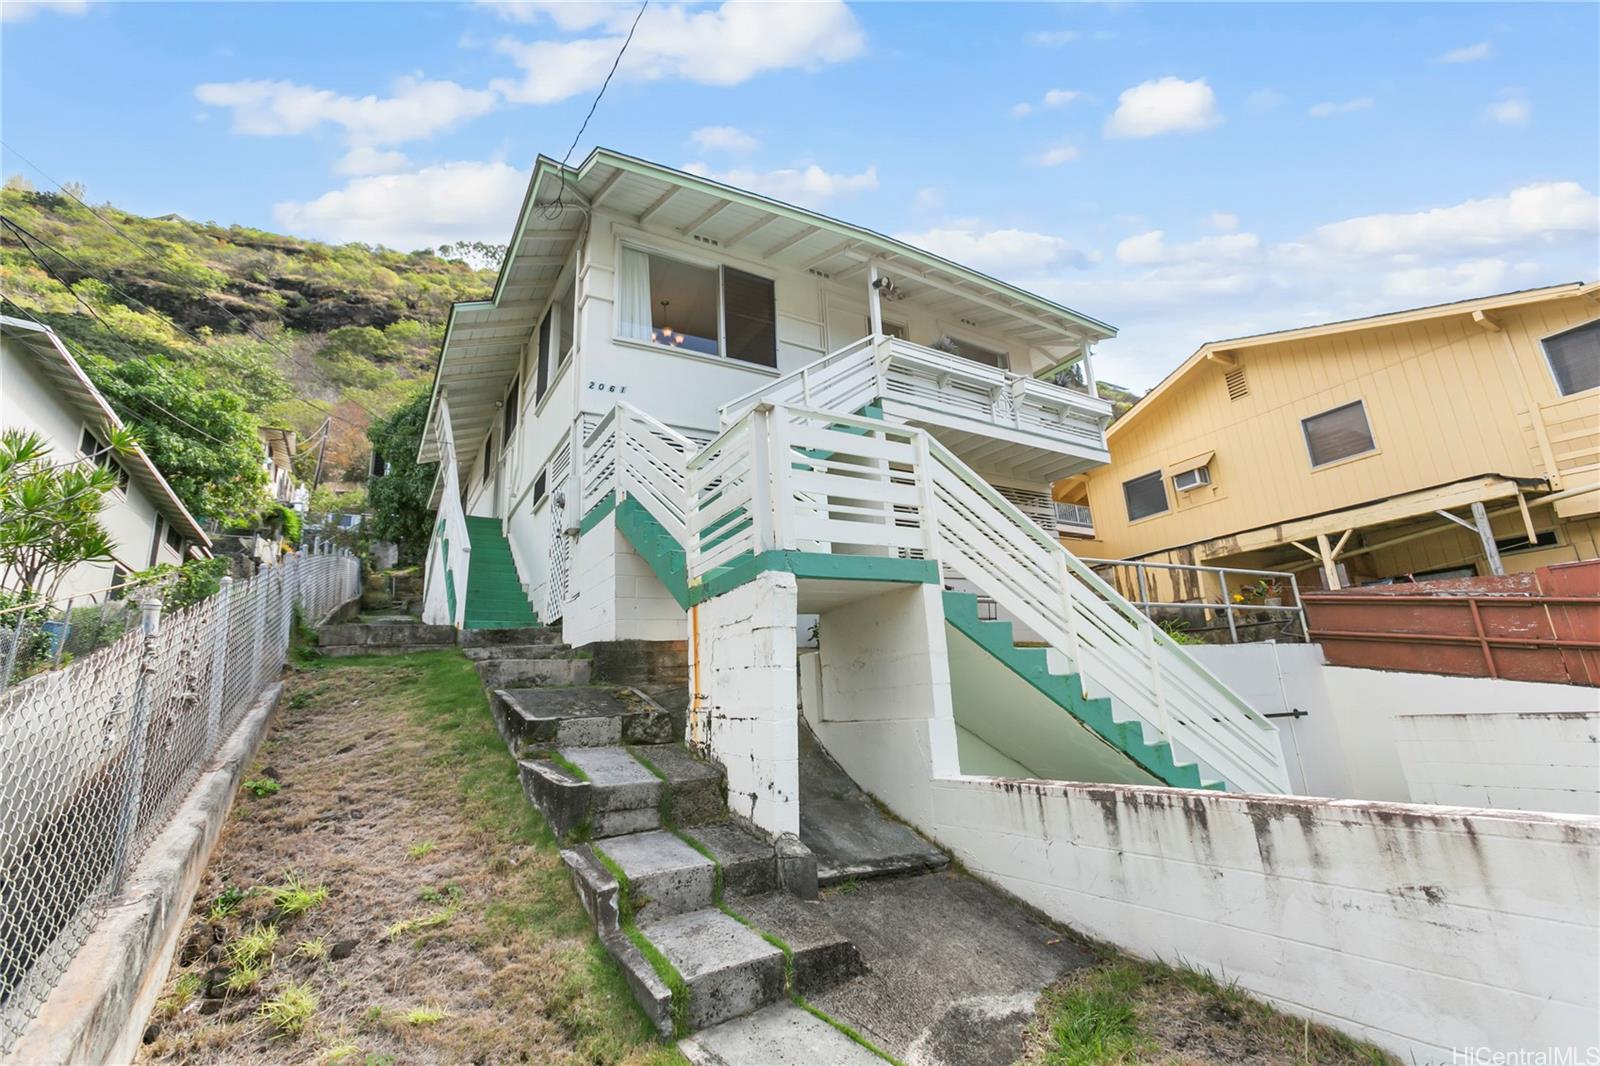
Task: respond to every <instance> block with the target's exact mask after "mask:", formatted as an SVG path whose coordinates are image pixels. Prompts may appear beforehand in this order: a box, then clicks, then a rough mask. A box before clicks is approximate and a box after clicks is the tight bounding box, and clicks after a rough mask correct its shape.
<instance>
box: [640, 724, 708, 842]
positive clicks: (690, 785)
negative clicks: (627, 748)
mask: <svg viewBox="0 0 1600 1066" xmlns="http://www.w3.org/2000/svg"><path fill="white" fill-rule="evenodd" d="M632 750H633V751H634V753H635V754H636V755H638V756H640V757H641V758H644V759H647V760H649V763H650V765H651V766H653V767H655V768H656V770H657V771H659V772H660V773H661V775H662V777H663V778H664V779H665V780H666V784H667V789H668V791H669V793H670V795H671V797H672V820H673V822H674V823H675V824H677V825H684V826H695V825H701V824H703V823H705V822H716V821H721V820H722V819H723V818H726V817H727V815H728V808H727V804H726V802H725V800H724V797H723V789H722V771H721V770H719V769H718V768H717V767H715V766H712V765H711V764H710V763H707V762H702V761H701V760H699V759H697V758H695V757H694V756H693V755H690V754H689V752H688V750H687V749H685V748H684V747H682V746H681V745H678V744H644V745H640V746H639V747H636V748H634V749H632Z"/></svg>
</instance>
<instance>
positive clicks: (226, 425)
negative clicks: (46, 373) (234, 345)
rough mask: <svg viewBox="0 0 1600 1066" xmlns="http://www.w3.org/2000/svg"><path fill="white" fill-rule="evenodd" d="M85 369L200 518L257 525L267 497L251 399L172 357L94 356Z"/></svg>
mask: <svg viewBox="0 0 1600 1066" xmlns="http://www.w3.org/2000/svg"><path fill="white" fill-rule="evenodd" d="M84 370H85V371H86V372H87V373H88V375H89V377H90V379H91V380H93V381H94V383H95V385H96V386H97V387H98V388H99V389H100V391H101V392H103V393H104V394H105V396H106V399H107V400H109V401H110V402H111V406H112V407H114V408H115V409H116V411H117V413H118V414H119V415H121V416H122V418H123V420H124V421H125V422H128V423H130V424H131V425H134V426H136V427H137V428H138V430H139V435H140V438H141V442H142V444H143V445H144V450H145V452H146V453H147V454H148V455H149V456H150V460H151V462H153V463H155V465H156V469H158V470H160V471H161V473H162V474H163V475H164V476H165V477H166V479H167V481H168V482H170V483H171V484H172V489H173V491H174V492H176V493H177V494H178V498H179V499H180V500H182V501H183V504H184V506H185V507H187V508H189V511H190V512H191V513H192V514H194V515H195V516H196V517H198V518H215V519H217V520H219V521H221V522H224V523H237V524H251V523H253V522H254V521H255V519H256V517H257V516H258V515H260V513H261V510H262V508H263V507H264V506H265V504H266V501H267V496H266V489H267V474H266V471H265V470H263V469H262V466H261V440H260V438H259V437H258V436H257V430H258V428H259V426H260V423H259V422H258V421H257V419H256V417H255V415H253V414H251V413H250V412H249V411H248V410H247V409H246V407H245V401H244V398H243V397H241V396H240V395H239V394H238V393H236V392H232V391H230V390H229V389H226V388H217V387H215V386H213V385H208V384H207V382H206V379H205V378H204V376H203V375H201V374H200V373H199V372H198V371H196V370H194V369H192V368H187V367H181V366H178V365H176V364H174V363H172V362H169V361H168V360H165V359H159V358H151V359H130V360H128V361H127V362H123V363H113V362H112V361H111V360H109V359H105V358H101V357H99V356H89V357H88V358H87V359H86V360H85V362H84Z"/></svg>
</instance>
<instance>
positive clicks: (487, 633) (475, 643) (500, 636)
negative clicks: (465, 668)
mask: <svg viewBox="0 0 1600 1066" xmlns="http://www.w3.org/2000/svg"><path fill="white" fill-rule="evenodd" d="M456 642H457V643H458V644H460V645H461V646H462V647H463V648H486V647H497V646H503V645H506V644H559V643H561V628H560V627H559V626H523V627H521V628H518V629H462V630H459V631H457V635H456Z"/></svg>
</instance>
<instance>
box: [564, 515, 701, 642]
mask: <svg viewBox="0 0 1600 1066" xmlns="http://www.w3.org/2000/svg"><path fill="white" fill-rule="evenodd" d="M684 617H685V616H684V611H683V609H682V608H680V607H679V606H678V601H677V600H674V599H673V598H672V594H671V593H670V592H668V591H667V589H666V586H664V585H662V584H661V582H660V580H659V579H657V577H656V575H655V572H654V571H652V570H651V569H650V564H649V563H647V562H645V561H644V557H643V556H641V555H640V554H639V553H638V552H636V551H635V550H634V548H633V545H632V544H629V543H628V538H626V537H624V536H623V535H622V533H621V532H620V531H619V530H618V529H617V520H616V515H615V514H608V515H606V516H605V517H604V518H602V519H601V520H600V521H599V522H597V523H596V524H595V526H594V528H593V529H591V530H589V532H588V533H586V534H585V535H584V536H583V537H582V538H580V539H579V540H578V543H577V545H576V550H575V551H574V552H573V556H572V562H571V579H570V583H569V585H568V599H567V603H566V614H565V615H564V617H563V620H562V639H564V640H565V641H566V642H567V643H568V644H571V645H573V646H574V647H580V648H581V647H583V646H584V645H585V644H592V643H593V642H595V641H597V640H682V639H683V626H684Z"/></svg>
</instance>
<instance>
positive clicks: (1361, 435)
mask: <svg viewBox="0 0 1600 1066" xmlns="http://www.w3.org/2000/svg"><path fill="white" fill-rule="evenodd" d="M1300 428H1301V430H1302V431H1303V432H1304V433H1305V437H1306V452H1307V454H1309V455H1310V457H1311V466H1312V468H1313V469H1314V468H1316V467H1319V466H1326V465H1328V464H1329V463H1336V462H1338V461H1339V460H1340V459H1349V458H1351V457H1352V456H1356V455H1365V454H1366V453H1367V452H1371V451H1376V450H1377V448H1378V446H1377V444H1376V443H1375V442H1374V441H1373V439H1372V427H1371V426H1370V425H1368V424H1367V407H1366V404H1364V403H1363V402H1362V401H1360V400H1356V401H1354V402H1352V403H1347V404H1344V405H1343V406H1341V407H1335V408H1334V409H1333V410H1331V411H1324V412H1322V413H1321V414H1320V415H1312V416H1311V417H1310V418H1303V419H1301V420H1300Z"/></svg>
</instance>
